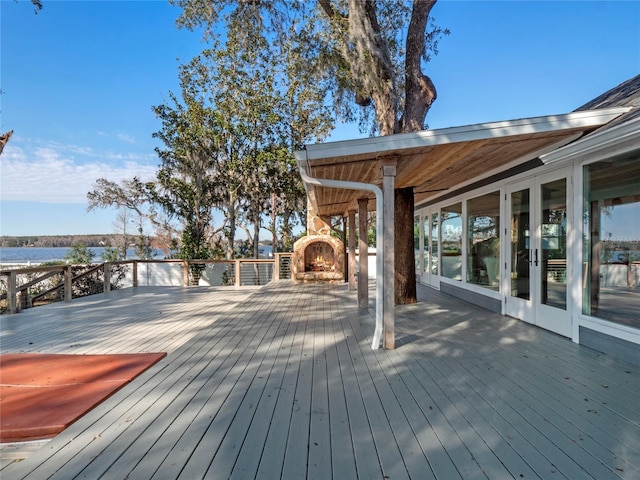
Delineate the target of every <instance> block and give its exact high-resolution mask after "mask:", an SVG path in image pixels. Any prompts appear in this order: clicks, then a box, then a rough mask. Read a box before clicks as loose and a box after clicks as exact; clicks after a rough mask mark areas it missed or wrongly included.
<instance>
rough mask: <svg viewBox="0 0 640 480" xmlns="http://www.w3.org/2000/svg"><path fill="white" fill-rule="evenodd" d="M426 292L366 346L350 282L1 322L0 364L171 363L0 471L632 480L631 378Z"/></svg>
mask: <svg viewBox="0 0 640 480" xmlns="http://www.w3.org/2000/svg"><path fill="white" fill-rule="evenodd" d="M420 297H421V301H420V303H418V304H416V305H411V306H402V307H397V308H396V312H397V313H396V334H397V339H398V340H397V344H398V348H397V349H396V350H394V351H383V350H378V351H375V352H374V351H372V350H371V349H370V343H371V336H372V334H373V324H374V317H373V311H372V309H370V310H368V311H367V310H358V309H357V308H356V298H355V293H349V292H347V290H346V286H345V285H333V286H329V285H293V284H291V283H290V282H284V281H283V282H278V283H275V284H271V285H268V286H266V287H262V288H256V289H254V288H241V289H229V288H225V289H222V288H203V287H195V288H189V289H183V288H173V287H164V288H139V289H137V290H133V289H129V290H123V291H115V292H110V293H109V294H108V295H100V296H96V297H92V298H87V299H83V300H78V301H74V302H72V303H68V304H58V305H52V306H48V307H40V308H36V309H32V310H29V311H25V312H23V313H20V314H18V315H12V316H5V317H3V318H2V319H1V320H0V322H1V324H0V326H1V337H0V342H1V345H2V351H3V352H21V351H30V352H49V353H57V352H67V353H68V352H73V353H79V354H80V353H125V352H147V351H167V352H168V356H167V357H166V358H165V359H164V360H162V361H161V362H160V363H158V364H157V365H155V366H154V367H152V368H151V369H150V370H148V371H147V372H145V373H143V374H142V375H141V376H140V377H138V378H137V379H135V380H134V381H133V382H132V383H130V384H129V385H128V386H126V387H125V388H123V389H122V390H120V391H119V392H118V393H116V394H115V395H114V396H112V397H110V398H109V399H107V400H106V401H105V402H104V403H102V404H100V405H99V406H98V407H96V408H95V409H94V410H92V411H91V412H89V413H88V414H87V415H85V416H84V417H83V418H81V419H80V420H78V421H77V422H76V423H75V424H73V425H72V426H71V427H69V428H68V429H67V430H66V431H64V432H62V433H61V434H60V435H58V436H57V437H56V438H54V439H53V440H51V441H50V442H45V443H43V444H41V445H35V446H34V445H32V446H30V449H31V450H33V451H31V452H30V453H29V455H28V456H27V458H26V459H25V460H23V461H21V462H12V461H11V460H10V459H11V458H15V457H16V455H15V453H14V454H12V455H9V454H7V455H6V457H7V458H9V460H5V462H4V465H3V469H2V471H1V473H0V475H1V477H2V479H3V480H10V479H18V478H30V479H44V478H56V479H64V480H69V479H73V478H88V479H99V478H104V479H118V480H121V479H125V478H131V479H151V478H153V479H156V478H157V479H178V478H180V479H182V478H184V479H189V480H191V479H196V478H212V479H218V478H220V479H222V478H238V479H247V478H260V479H274V478H285V479H298V478H319V479H323V480H324V479H328V478H336V479H357V478H376V479H383V478H389V479H403V478H414V479H429V478H436V479H446V480H450V479H456V478H463V479H476V478H477V479H491V480H494V479H506V478H515V479H521V478H524V479H532V478H541V479H551V478H553V479H571V480H574V479H583V478H585V479H598V480H603V479H617V478H628V479H632V478H633V479H638V478H640V375H639V372H638V369H637V368H636V367H632V366H631V365H627V364H624V363H620V362H618V361H615V360H613V359H611V358H608V357H606V356H604V355H600V354H598V353H597V352H595V351H593V350H590V349H588V348H585V347H581V346H578V345H575V344H573V343H571V342H570V341H568V340H566V339H563V338H560V337H558V336H556V335H554V334H551V333H549V332H546V331H543V330H540V329H537V328H535V327H531V326H529V325H526V324H524V323H522V322H520V321H516V320H512V319H509V318H507V317H502V316H500V315H496V314H493V313H490V312H487V311H484V310H481V309H479V308H477V307H474V306H470V305H467V304H465V303H462V302H460V301H458V300H456V299H453V298H451V297H447V296H446V295H442V294H440V293H438V292H436V291H433V290H430V289H426V288H420ZM36 447H37V448H36ZM28 449H29V448H27V450H28ZM3 451H5V452H11V448H10V447H9V446H6V445H5V448H4V450H3Z"/></svg>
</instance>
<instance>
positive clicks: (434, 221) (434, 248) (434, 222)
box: [431, 213, 440, 275]
mask: <svg viewBox="0 0 640 480" xmlns="http://www.w3.org/2000/svg"><path fill="white" fill-rule="evenodd" d="M439 219H440V216H439V215H438V214H437V213H434V214H432V215H431V275H439V265H440V262H439V261H438V255H439V253H438V252H439V249H438V245H439V243H438V242H439V238H440V234H439V233H438V228H439V222H438V220H439Z"/></svg>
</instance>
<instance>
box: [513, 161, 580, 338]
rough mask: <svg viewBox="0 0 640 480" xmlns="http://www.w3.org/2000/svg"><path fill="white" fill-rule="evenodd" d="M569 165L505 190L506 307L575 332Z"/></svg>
mask: <svg viewBox="0 0 640 480" xmlns="http://www.w3.org/2000/svg"><path fill="white" fill-rule="evenodd" d="M570 187H571V177H570V171H568V170H563V171H561V172H557V171H556V172H551V173H549V174H546V175H540V176H537V177H534V178H532V179H530V180H526V181H523V182H518V183H515V184H511V185H509V186H508V187H507V190H506V201H507V205H506V206H507V218H508V224H507V228H506V231H505V235H506V238H505V245H506V249H507V255H506V262H505V264H504V268H505V270H506V272H505V273H506V275H505V279H506V285H505V292H504V299H505V313H506V314H507V315H509V316H512V317H516V318H519V319H521V320H524V321H526V322H529V323H532V324H535V325H538V326H540V327H542V328H545V329H547V330H551V331H553V332H556V333H558V334H560V335H563V336H566V337H570V336H571V333H572V332H571V309H570V305H569V301H570V297H569V295H568V291H567V272H568V263H567V261H568V259H570V258H571V256H570V255H569V253H570V252H569V251H568V248H569V242H567V232H568V231H569V228H570V222H571V219H572V213H573V212H572V211H571V208H572V207H571V202H569V201H568V200H569V198H572V197H571V195H572V192H571V191H570Z"/></svg>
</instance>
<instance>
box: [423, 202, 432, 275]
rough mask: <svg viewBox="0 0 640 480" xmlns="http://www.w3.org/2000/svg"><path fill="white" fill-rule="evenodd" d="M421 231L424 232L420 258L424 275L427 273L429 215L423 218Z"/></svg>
mask: <svg viewBox="0 0 640 480" xmlns="http://www.w3.org/2000/svg"><path fill="white" fill-rule="evenodd" d="M422 228H423V231H424V245H423V250H422V258H423V262H424V263H423V264H422V268H423V271H424V272H425V273H428V272H429V234H430V233H431V232H430V230H429V215H427V216H426V217H424V223H423V227H422Z"/></svg>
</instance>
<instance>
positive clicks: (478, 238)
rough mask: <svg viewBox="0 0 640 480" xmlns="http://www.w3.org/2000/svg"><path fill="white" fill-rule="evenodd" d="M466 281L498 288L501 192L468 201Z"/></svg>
mask: <svg viewBox="0 0 640 480" xmlns="http://www.w3.org/2000/svg"><path fill="white" fill-rule="evenodd" d="M467 222H468V223H467V237H468V238H467V281H468V282H469V283H475V284H476V285H482V286H486V287H491V288H493V289H495V290H497V289H498V284H499V280H500V270H499V265H500V238H499V231H500V192H493V193H489V194H487V195H482V196H481V197H476V198H472V199H471V200H469V201H468V202H467Z"/></svg>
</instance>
